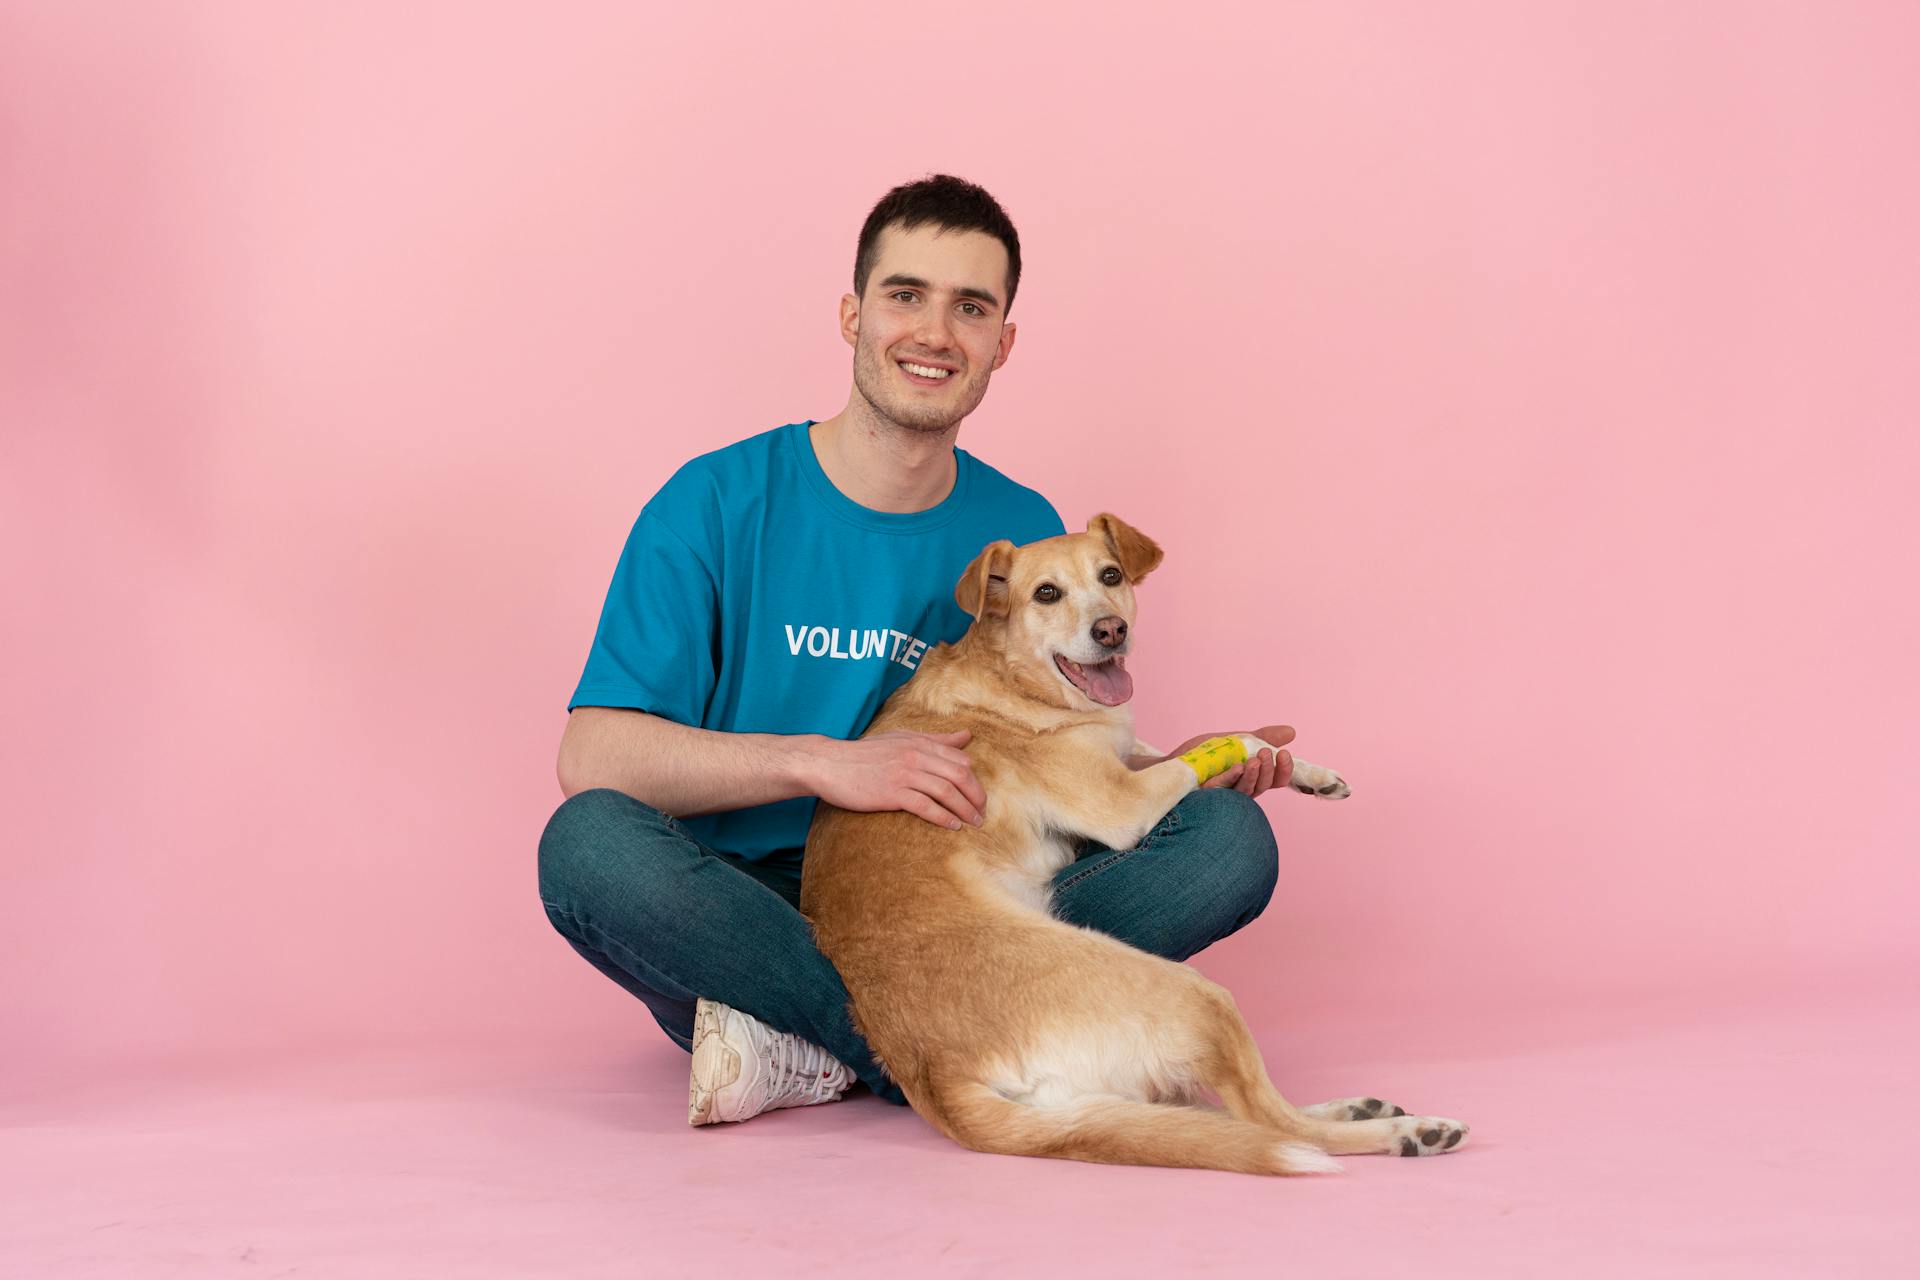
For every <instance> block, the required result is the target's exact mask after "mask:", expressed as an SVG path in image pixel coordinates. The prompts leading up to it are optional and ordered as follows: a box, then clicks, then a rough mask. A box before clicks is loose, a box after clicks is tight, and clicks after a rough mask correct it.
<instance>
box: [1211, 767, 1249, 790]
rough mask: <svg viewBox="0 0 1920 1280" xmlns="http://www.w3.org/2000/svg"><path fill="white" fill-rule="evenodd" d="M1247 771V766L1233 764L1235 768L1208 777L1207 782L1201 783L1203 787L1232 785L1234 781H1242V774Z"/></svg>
mask: <svg viewBox="0 0 1920 1280" xmlns="http://www.w3.org/2000/svg"><path fill="white" fill-rule="evenodd" d="M1246 771H1247V766H1245V765H1243V764H1237V765H1235V766H1233V768H1231V769H1229V770H1227V771H1226V772H1225V773H1221V774H1216V775H1215V776H1213V777H1211V778H1208V779H1207V780H1206V781H1205V782H1203V783H1201V784H1200V785H1201V786H1202V787H1230V786H1232V785H1233V784H1234V783H1236V782H1238V781H1240V775H1241V774H1243V773H1245V772H1246Z"/></svg>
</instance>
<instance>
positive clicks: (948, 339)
mask: <svg viewBox="0 0 1920 1280" xmlns="http://www.w3.org/2000/svg"><path fill="white" fill-rule="evenodd" d="M1006 309H1007V248H1006V246H1005V245H1003V244H1001V243H1000V241H999V239H998V238H997V237H994V236H990V235H988V234H986V233H985V232H983V231H953V230H949V229H947V228H944V227H936V226H933V225H931V224H928V223H922V224H921V225H920V226H918V227H916V228H914V229H913V230H912V231H902V230H901V229H900V228H899V226H898V225H895V226H890V227H888V228H886V229H885V230H884V231H882V232H881V233H880V253H879V256H878V258H877V259H876V261H875V263H874V268H873V271H872V272H871V273H870V274H869V275H868V277H867V292H866V296H865V297H864V298H860V299H856V298H855V297H854V296H853V295H852V294H848V295H846V297H844V298H842V299H841V302H840V332H841V334H842V335H843V336H844V337H845V338H846V340H847V341H848V342H849V343H851V344H852V346H853V385H854V388H855V390H857V391H859V393H860V394H861V395H862V396H863V397H865V399H866V401H867V403H868V404H870V405H872V406H873V408H874V410H875V412H876V413H878V414H879V415H880V416H881V417H883V418H886V419H889V420H891V421H892V422H894V423H895V424H896V425H898V426H901V427H905V428H907V429H908V430H910V431H928V432H941V431H945V430H946V429H947V428H948V427H951V426H953V425H954V424H955V423H957V422H959V421H960V420H961V419H962V418H964V417H966V416H967V415H968V414H969V413H972V412H973V409H974V406H975V405H978V404H979V403H980V401H981V399H982V398H983V397H984V396H985V395H986V394H987V382H988V380H989V379H990V378H992V376H993V371H994V370H995V369H998V368H999V367H1000V366H1001V365H1003V364H1005V363H1006V362H1007V353H1008V352H1010V351H1011V350H1013V332H1014V327H1013V326H1012V325H1011V324H1007V323H1005V322H1004V319H1003V317H1004V316H1005V315H1006ZM903 365H918V366H921V367H922V368H923V371H924V370H947V371H948V372H947V373H945V374H944V376H942V375H939V374H936V375H934V376H931V377H929V376H924V372H923V373H920V374H916V373H913V372H910V371H909V370H908V369H906V368H904V367H902V366H903Z"/></svg>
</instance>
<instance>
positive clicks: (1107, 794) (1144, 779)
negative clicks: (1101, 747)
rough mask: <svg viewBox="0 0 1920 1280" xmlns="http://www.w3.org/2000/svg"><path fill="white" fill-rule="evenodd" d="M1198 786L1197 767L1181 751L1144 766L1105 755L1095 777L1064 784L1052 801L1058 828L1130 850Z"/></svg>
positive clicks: (1111, 846)
mask: <svg viewBox="0 0 1920 1280" xmlns="http://www.w3.org/2000/svg"><path fill="white" fill-rule="evenodd" d="M1199 785H1200V779H1199V776H1198V775H1197V774H1196V773H1195V772H1194V770H1193V768H1192V767H1191V766H1190V765H1188V764H1187V762H1186V761H1185V760H1182V759H1180V758H1179V757H1177V756H1176V757H1174V758H1173V759H1171V760H1163V761H1161V762H1160V763H1159V764H1154V765H1148V766H1147V767H1146V768H1144V769H1129V768H1127V766H1126V764H1125V763H1124V762H1123V761H1121V760H1119V759H1115V760H1113V761H1111V762H1108V761H1105V760H1102V761H1101V763H1100V767H1099V770H1098V774H1097V776H1096V777H1094V778H1090V779H1087V780H1086V781H1085V783H1083V784H1082V785H1080V786H1076V787H1073V788H1061V789H1060V790H1059V791H1057V792H1055V793H1053V794H1050V795H1049V796H1048V801H1049V803H1050V805H1051V806H1052V808H1053V814H1052V817H1053V825H1054V826H1055V827H1057V828H1058V829H1060V830H1062V831H1066V832H1070V833H1071V834H1073V835H1077V836H1082V837H1084V838H1086V839H1088V840H1097V841H1099V842H1100V843H1101V844H1104V845H1106V846H1107V847H1108V848H1109V849H1131V848H1133V846H1135V845H1137V844H1139V843H1140V842H1141V841H1142V840H1144V839H1145V838H1146V835H1147V832H1149V831H1151V830H1153V828H1154V825H1155V824H1156V823H1158V822H1159V821H1160V819H1162V818H1164V817H1166V816H1167V811H1168V810H1170V809H1172V808H1173V806H1175V805H1176V804H1179V803H1180V801H1181V800H1182V799H1184V798H1185V797H1186V794H1187V793H1188V792H1189V791H1192V790H1194V789H1195V788H1196V787H1198V786H1199Z"/></svg>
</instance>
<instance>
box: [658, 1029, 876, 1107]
mask: <svg viewBox="0 0 1920 1280" xmlns="http://www.w3.org/2000/svg"><path fill="white" fill-rule="evenodd" d="M852 1084H853V1072H851V1071H849V1070H847V1068H846V1066H845V1065H844V1064H843V1063H842V1062H841V1061H840V1060H839V1059H838V1058H836V1057H834V1056H833V1055H832V1054H830V1053H828V1052H827V1051H826V1050H825V1049H822V1048H821V1047H820V1046H819V1045H817V1044H815V1043H813V1041H811V1040H802V1039H801V1038H800V1037H799V1036H796V1035H792V1034H790V1033H788V1032H785V1031H775V1030H774V1029H773V1028H772V1027H770V1026H768V1025H767V1024H766V1023H764V1022H762V1021H760V1020H759V1019H758V1018H755V1017H751V1016H749V1015H747V1014H744V1013H742V1012H740V1011H739V1010H738V1009H735V1008H732V1007H730V1006H728V1005H724V1004H721V1003H720V1002H719V1001H718V1000H706V999H701V1000H697V1001H695V1002H694V1006H693V1076H692V1079H691V1081H690V1082H689V1086H688V1089H687V1123H688V1124H695V1125H698V1124H718V1123H720V1122H722V1121H735V1120H750V1119H752V1118H753V1117H754V1116H757V1115H759V1114H760V1113H761V1112H762V1111H772V1110H774V1109H776V1108H778V1107H810V1106H812V1105H813V1104H814V1103H816V1102H832V1101H834V1100H835V1099H837V1098H838V1097H839V1096H840V1095H841V1094H843V1093H845V1092H846V1091H847V1089H848V1088H849V1087H850V1086H851V1085H852Z"/></svg>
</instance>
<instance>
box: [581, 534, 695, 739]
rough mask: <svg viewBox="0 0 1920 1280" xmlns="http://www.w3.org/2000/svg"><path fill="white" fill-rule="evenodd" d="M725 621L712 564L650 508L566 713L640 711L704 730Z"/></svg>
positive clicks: (619, 570)
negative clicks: (614, 709)
mask: <svg viewBox="0 0 1920 1280" xmlns="http://www.w3.org/2000/svg"><path fill="white" fill-rule="evenodd" d="M718 619H719V591H718V588H717V586H716V584H715V581H714V575H713V573H712V571H711V569H710V568H709V567H708V565H707V562H706V561H705V560H704V559H703V558H702V557H701V555H700V554H699V553H698V552H697V551H696V550H695V549H694V548H693V547H692V546H691V545H690V544H689V543H688V542H687V541H686V540H685V539H684V538H682V537H681V536H680V535H679V534H678V533H676V532H674V530H673V529H672V528H671V527H670V526H669V525H668V524H667V522H666V521H665V520H664V519H662V518H661V516H660V515H659V514H658V513H657V512H656V511H655V510H653V508H652V506H651V505H649V507H648V508H647V509H646V510H644V511H642V512H641V513H640V518H639V519H637V520H635V521H634V523H633V531H632V532H631V533H629V534H628V535H627V544H626V546H625V547H624V548H623V549H622V550H621V552H620V562H619V564H618V565H616V566H615V567H614V570H613V585H612V586H610V587H608V588H607V602H606V604H605V605H604V606H603V607H602V608H601V610H600V625H599V627H598V628H597V629H596V630H595V632H594V636H593V648H592V649H591V650H590V651H589V652H588V653H587V667H586V670H585V671H584V672H583V673H582V674H581V676H580V684H579V687H577V688H576V689H575V690H574V691H573V699H572V701H570V702H568V703H567V710H568V711H572V710H573V709H574V708H575V707H582V706H586V707H633V708H635V709H637V710H640V711H647V712H651V713H652V714H654V715H657V716H661V717H664V718H665V719H668V720H673V721H677V722H678V723H680V724H687V725H696V726H697V725H698V724H700V722H701V720H702V719H703V718H704V717H705V715H706V710H707V703H708V702H709V701H710V700H711V698H712V696H713V689H714V680H715V664H714V642H715V634H716V629H717V627H718Z"/></svg>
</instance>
